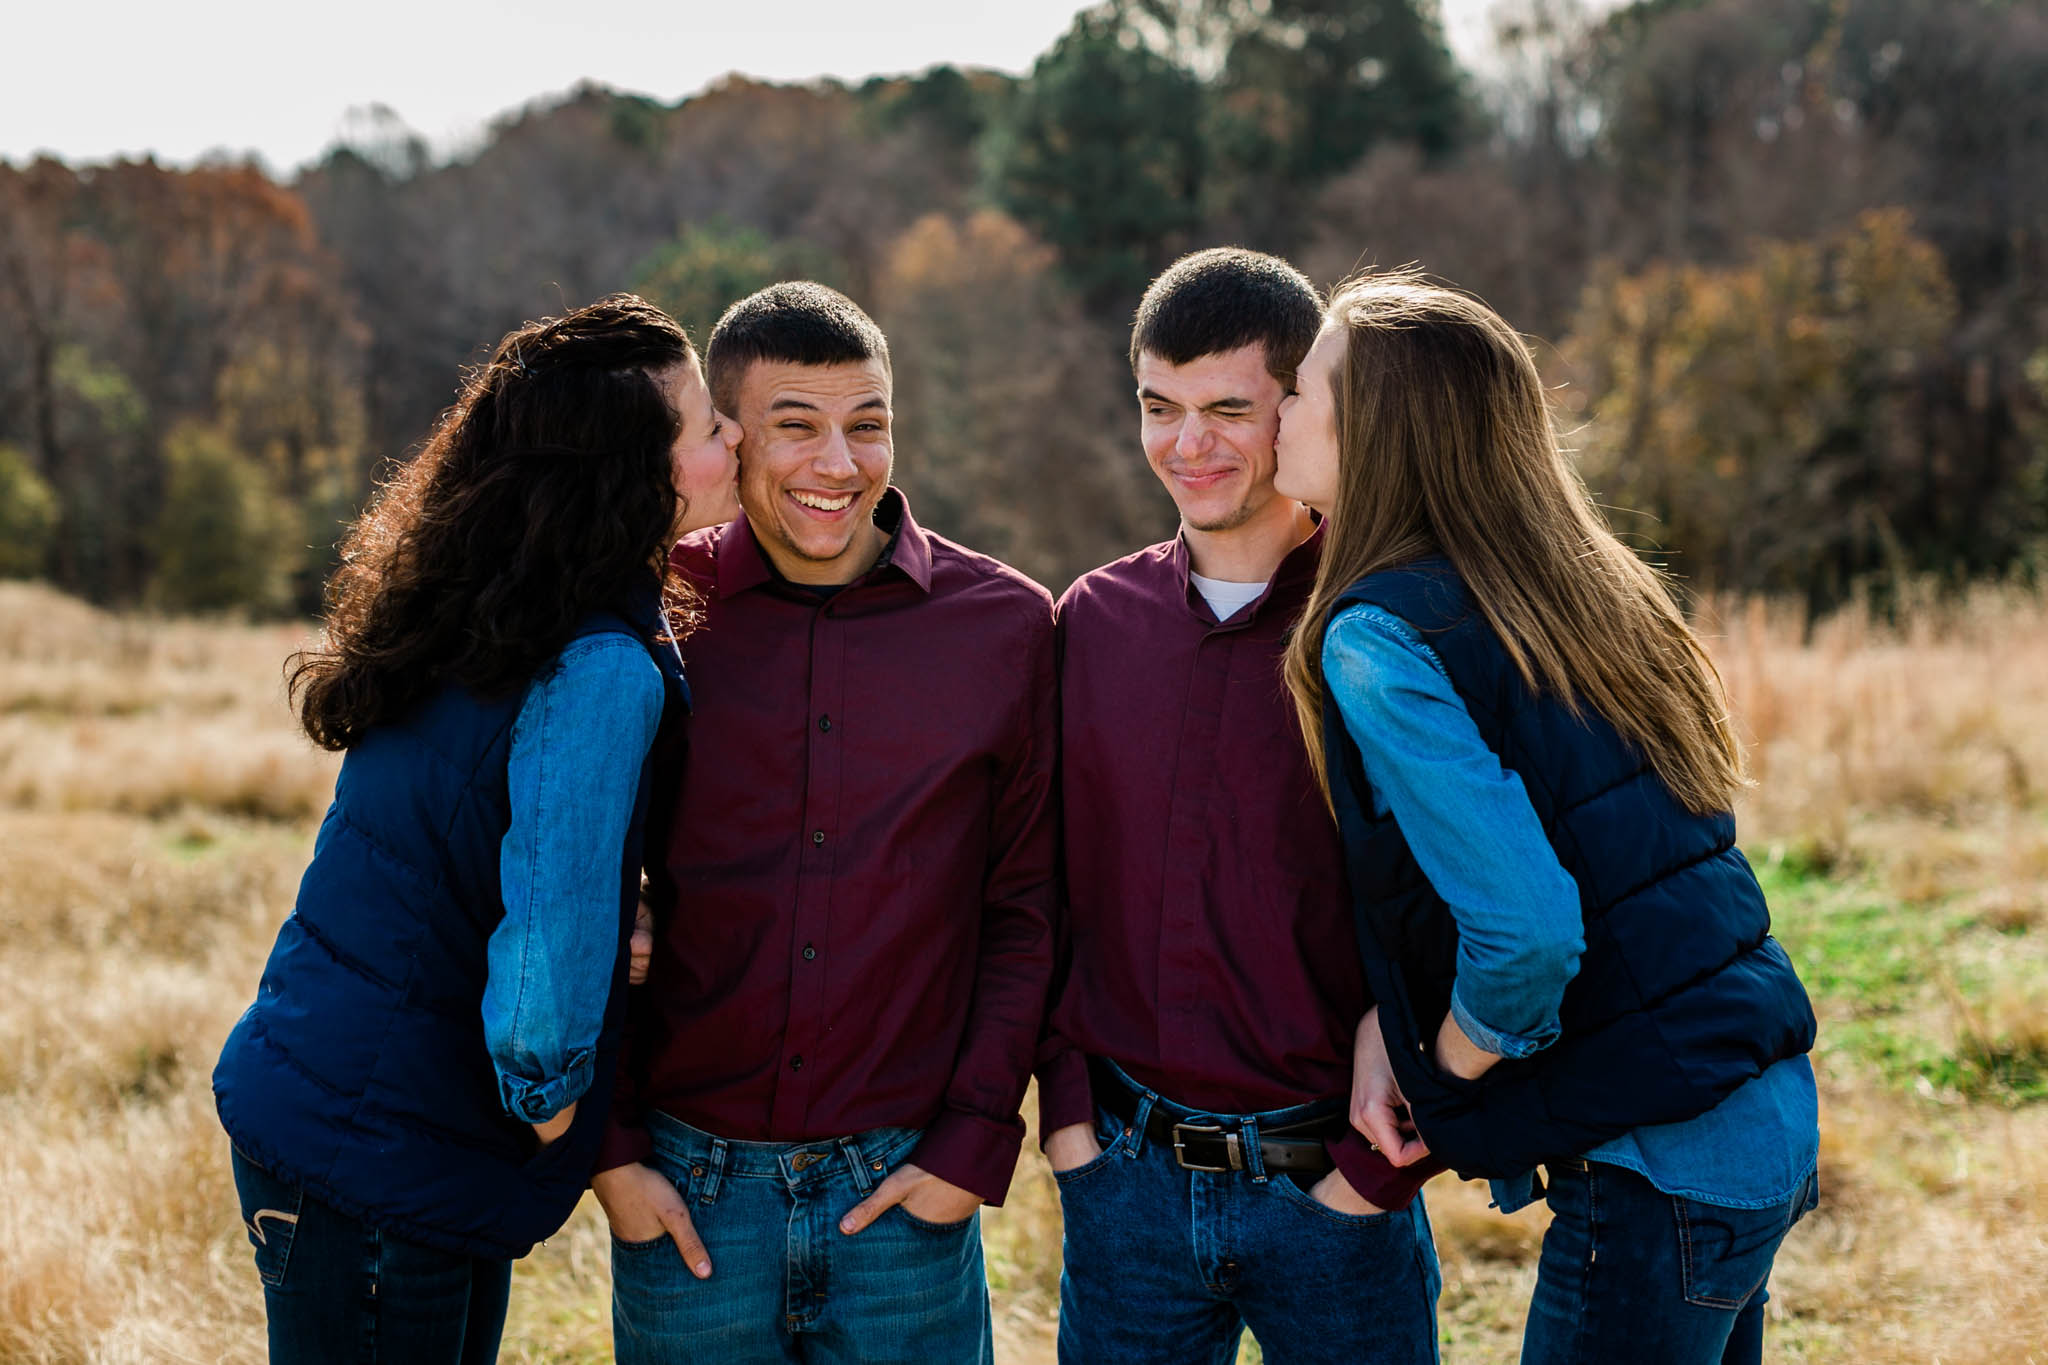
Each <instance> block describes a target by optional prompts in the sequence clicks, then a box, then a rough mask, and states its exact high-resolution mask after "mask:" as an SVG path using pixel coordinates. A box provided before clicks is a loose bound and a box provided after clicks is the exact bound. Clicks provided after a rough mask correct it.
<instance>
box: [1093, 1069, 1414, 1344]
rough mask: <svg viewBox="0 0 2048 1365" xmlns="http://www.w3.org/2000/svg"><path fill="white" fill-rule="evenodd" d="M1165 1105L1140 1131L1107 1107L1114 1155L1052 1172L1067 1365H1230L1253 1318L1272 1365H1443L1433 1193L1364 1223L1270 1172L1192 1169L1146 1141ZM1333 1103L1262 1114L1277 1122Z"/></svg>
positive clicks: (1147, 1097) (1104, 1136)
mask: <svg viewBox="0 0 2048 1365" xmlns="http://www.w3.org/2000/svg"><path fill="white" fill-rule="evenodd" d="M1160 1102H1161V1101H1160V1100H1159V1098H1158V1097H1157V1096H1156V1095H1151V1094H1144V1095H1141V1096H1140V1097H1139V1099H1138V1111H1137V1113H1136V1114H1135V1115H1134V1116H1133V1121H1132V1123H1131V1124H1130V1125H1129V1126H1128V1127H1126V1125H1125V1124H1124V1123H1123V1122H1122V1121H1121V1120H1118V1119H1116V1118H1113V1117H1112V1116H1111V1115H1109V1114H1108V1113H1106V1112H1105V1113H1099V1114H1097V1116H1096V1121H1097V1124H1098V1128H1097V1132H1096V1135H1097V1137H1098V1138H1100V1139H1101V1142H1102V1149H1103V1150H1102V1155H1101V1156H1099V1157H1097V1158H1096V1159H1095V1160H1093V1161H1091V1162H1088V1163H1087V1164H1086V1165H1083V1166H1077V1167H1075V1168H1074V1169H1073V1170H1071V1171H1061V1172H1057V1173H1055V1175H1054V1177H1053V1178H1054V1179H1055V1180H1056V1181H1058V1182H1059V1188H1060V1206H1061V1208H1062V1210H1064V1212H1065V1215H1066V1245H1065V1255H1066V1267H1065V1269H1064V1270H1063V1271H1062V1272H1061V1274H1060V1335H1059V1358H1060V1360H1061V1361H1062V1362H1063V1365H1097V1362H1103V1361H1116V1362H1118V1365H1140V1363H1142V1362H1154V1361H1156V1362H1160V1365H1166V1362H1175V1363H1176V1365H1179V1363H1180V1362H1197V1363H1202V1365H1209V1363H1213V1365H1229V1362H1231V1361H1234V1360H1235V1359H1236V1358H1237V1348H1238V1338H1239V1336H1240V1335H1241V1334H1242V1333H1243V1332H1244V1329H1245V1328H1246V1327H1247V1326H1249V1327H1250V1328H1251V1331H1252V1334H1253V1335H1254V1336H1255V1337H1257V1338H1258V1341H1259V1345H1260V1347H1261V1348H1262V1349H1263V1350H1264V1351H1265V1356H1266V1359H1267V1360H1268V1361H1271V1362H1273V1365H1308V1363H1309V1362H1319V1361H1328V1362H1331V1363H1332V1365H1336V1363H1337V1362H1342V1363H1343V1365H1411V1363H1424V1362H1427V1363H1430V1365H1433V1362H1435V1361H1436V1360H1437V1342H1436V1296H1437V1290H1438V1288H1439V1287H1440V1286H1441V1284H1442V1280H1441V1278H1440V1276H1439V1275H1438V1272H1437V1262H1436V1245H1435V1243H1434V1242H1432V1241H1431V1240H1430V1233H1429V1217H1428V1215H1427V1214H1426V1213H1425V1212H1424V1211H1423V1207H1422V1200H1421V1198H1420V1197H1417V1199H1416V1200H1415V1202H1414V1203H1413V1204H1411V1205H1410V1206H1409V1207H1408V1208H1406V1209H1404V1210H1401V1211H1399V1212H1395V1213H1380V1214H1373V1215H1371V1216H1368V1217H1356V1216H1353V1215H1351V1214H1347V1213H1338V1212H1337V1211H1336V1210H1334V1209H1331V1208H1328V1207H1326V1206H1325V1205H1322V1204H1319V1203H1317V1202H1316V1201H1315V1200H1314V1199H1312V1198H1310V1197H1309V1194H1308V1191H1307V1190H1306V1189H1304V1188H1303V1187H1302V1186H1301V1185H1299V1184H1297V1183H1295V1181H1294V1180H1293V1179H1290V1178H1289V1177H1288V1176H1286V1175H1282V1174H1277V1173H1276V1174H1273V1175H1270V1176H1269V1175H1268V1174H1267V1173H1266V1172H1265V1170H1264V1168H1263V1166H1262V1165H1260V1166H1257V1168H1256V1169H1248V1170H1243V1171H1222V1172H1206V1171H1188V1170H1183V1169H1182V1168H1181V1166H1180V1165H1179V1163H1178V1162H1177V1161H1176V1160H1175V1159H1174V1153H1173V1149H1172V1148H1171V1147H1168V1146H1165V1145H1163V1144H1161V1143H1157V1142H1150V1141H1147V1140H1146V1138H1145V1120H1146V1116H1147V1115H1148V1114H1149V1113H1150V1111H1151V1109H1152V1108H1153V1107H1154V1106H1155V1105H1156V1104H1158V1103H1160ZM1169 1108H1170V1109H1171V1108H1172V1106H1169ZM1328 1109H1329V1106H1327V1105H1323V1106H1310V1107H1305V1108H1301V1109H1286V1110H1276V1111H1273V1112H1271V1113H1268V1114H1257V1115H1250V1116H1248V1117H1250V1118H1252V1119H1254V1120H1257V1121H1260V1122H1263V1123H1265V1124H1268V1125H1278V1124H1283V1123H1289V1122H1299V1121H1301V1120H1302V1119H1305V1118H1309V1117H1313V1116H1314V1115H1315V1114H1317V1113H1318V1112H1327V1111H1328ZM1173 1112H1174V1117H1176V1118H1179V1117H1182V1116H1183V1115H1182V1113H1181V1112H1180V1111H1178V1110H1174V1111H1173ZM1256 1147H1257V1144H1256V1143H1252V1142H1247V1144H1246V1150H1247V1151H1248V1152H1252V1151H1255V1150H1256ZM1310 1183H1313V1182H1310Z"/></svg>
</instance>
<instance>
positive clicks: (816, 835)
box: [811, 829, 825, 844]
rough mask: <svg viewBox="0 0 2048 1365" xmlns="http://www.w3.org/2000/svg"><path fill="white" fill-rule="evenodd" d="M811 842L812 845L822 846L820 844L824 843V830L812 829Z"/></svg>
mask: <svg viewBox="0 0 2048 1365" xmlns="http://www.w3.org/2000/svg"><path fill="white" fill-rule="evenodd" d="M811 842H812V843H814V844H822V843H824V842H825V831H824V830H822V829H814V830H812V831H811Z"/></svg>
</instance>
